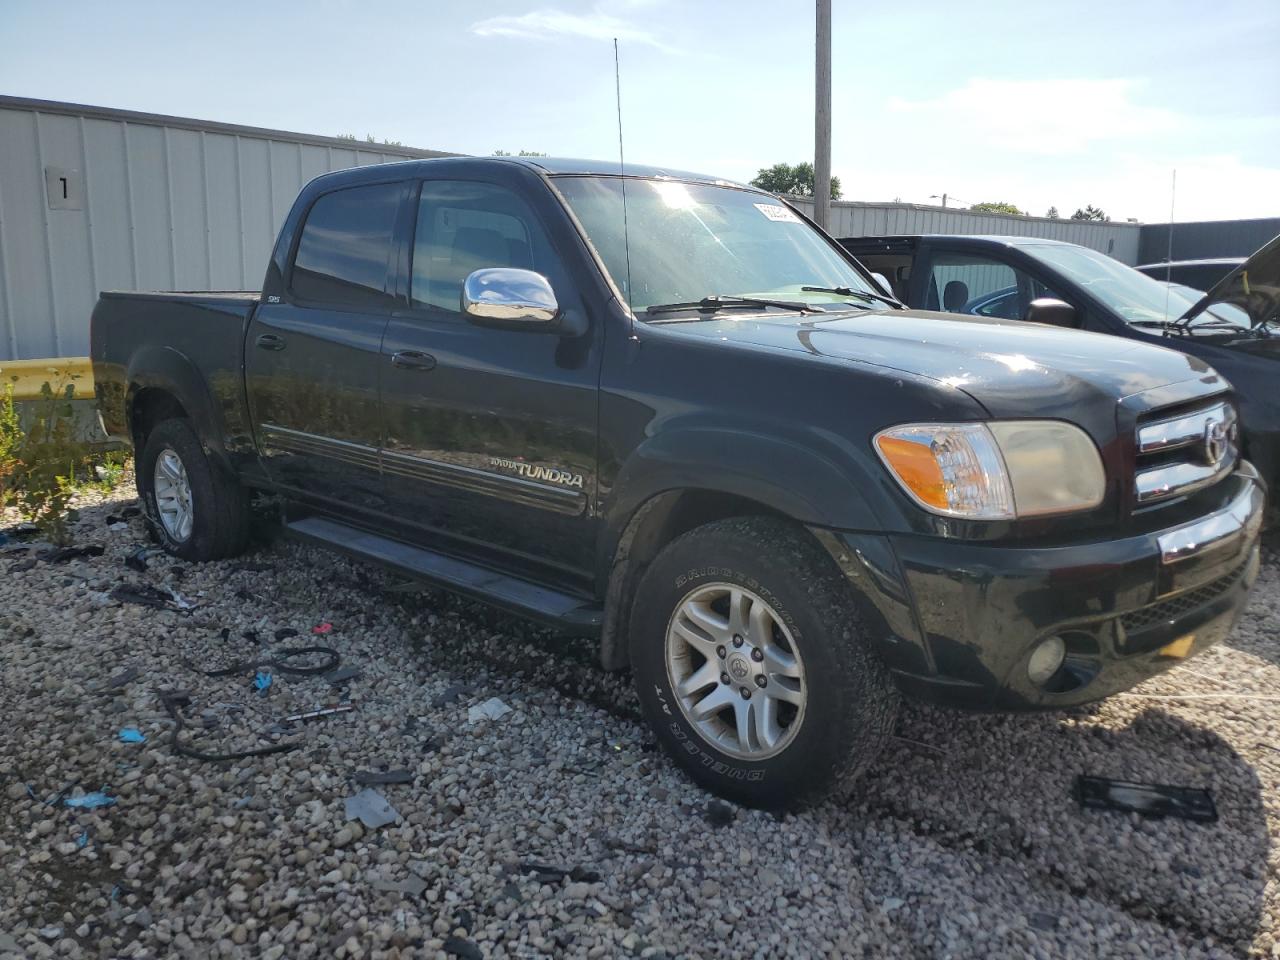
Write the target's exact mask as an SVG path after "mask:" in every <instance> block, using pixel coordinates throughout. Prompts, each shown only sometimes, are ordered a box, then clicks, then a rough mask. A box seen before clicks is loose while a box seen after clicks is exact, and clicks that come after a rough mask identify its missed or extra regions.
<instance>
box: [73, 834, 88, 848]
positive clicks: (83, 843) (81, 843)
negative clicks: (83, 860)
mask: <svg viewBox="0 0 1280 960" xmlns="http://www.w3.org/2000/svg"><path fill="white" fill-rule="evenodd" d="M88 845H89V831H88V830H82V831H81V832H80V836H78V837H76V847H77V848H78V849H80V850H83V849H84V848H85V847H87V846H88Z"/></svg>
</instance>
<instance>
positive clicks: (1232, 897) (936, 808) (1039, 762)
mask: <svg viewBox="0 0 1280 960" xmlns="http://www.w3.org/2000/svg"><path fill="white" fill-rule="evenodd" d="M1237 729H1238V730H1239V732H1240V734H1241V736H1242V738H1243V739H1245V740H1248V739H1249V738H1250V733H1249V732H1248V731H1249V730H1250V728H1249V727H1247V726H1245V725H1243V724H1242V725H1241V726H1240V727H1239V728H1237ZM1234 732H1235V731H1233V733H1234ZM1252 739H1253V740H1259V741H1260V740H1261V737H1260V736H1259V735H1257V734H1252ZM897 740H898V742H897V743H895V744H894V748H893V749H890V750H888V751H886V753H885V754H884V756H883V757H882V759H881V760H880V761H879V762H878V763H877V764H876V765H875V766H874V767H873V769H872V770H871V771H870V773H869V775H868V776H867V778H866V780H865V781H864V785H863V790H862V792H861V798H862V799H863V800H864V801H865V802H866V803H867V804H868V805H869V807H870V808H871V809H872V810H880V811H883V812H886V813H889V814H890V815H892V816H894V817H897V818H901V819H903V820H906V821H907V822H908V823H914V824H917V825H920V824H926V825H927V826H926V827H923V828H918V829H919V830H920V832H922V833H924V834H926V835H927V836H929V837H930V838H931V839H932V840H934V841H935V842H938V843H940V844H942V845H945V846H949V847H954V848H959V849H961V850H964V849H969V848H972V849H974V850H976V851H977V852H979V853H987V854H995V855H997V856H1002V857H1006V858H1008V859H1010V860H1013V861H1017V862H1019V863H1021V864H1022V865H1023V866H1024V867H1026V868H1027V869H1028V870H1029V871H1030V872H1031V873H1033V874H1034V875H1036V876H1038V877H1039V878H1040V879H1041V880H1042V881H1043V882H1044V883H1045V884H1046V885H1047V886H1049V887H1051V888H1057V889H1060V890H1062V891H1069V892H1071V893H1072V894H1075V895H1083V894H1087V895H1088V896H1089V897H1090V898H1092V899H1094V900H1097V901H1100V902H1102V903H1104V904H1108V905H1111V906H1114V907H1117V908H1119V909H1122V910H1124V911H1125V912H1126V913H1128V914H1130V915H1131V916H1133V917H1134V918H1135V919H1139V920H1153V921H1156V922H1159V923H1162V924H1164V925H1166V926H1169V927H1172V928H1175V929H1181V930H1184V931H1185V932H1186V933H1187V934H1189V936H1190V937H1191V938H1196V939H1198V938H1202V937H1205V936H1212V937H1214V938H1215V939H1217V940H1219V941H1220V942H1221V941H1226V942H1227V943H1228V944H1231V945H1232V946H1233V947H1234V948H1236V949H1239V950H1241V951H1244V950H1247V949H1248V944H1250V943H1251V942H1252V940H1253V939H1254V937H1255V936H1256V934H1257V933H1258V931H1259V927H1260V923H1261V920H1262V917H1263V909H1264V889H1265V886H1266V877H1267V866H1266V865H1267V861H1268V854H1269V850H1270V838H1269V835H1268V828H1267V818H1266V809H1265V806H1264V803H1263V787H1262V784H1261V782H1260V781H1259V778H1258V774H1257V772H1256V770H1255V768H1254V766H1253V764H1251V763H1250V762H1249V761H1248V760H1246V759H1245V758H1244V757H1242V756H1240V754H1239V753H1237V752H1236V750H1235V749H1234V748H1233V747H1232V745H1231V744H1230V743H1228V742H1227V741H1226V740H1225V739H1223V738H1222V737H1221V736H1219V735H1218V734H1217V733H1215V732H1213V731H1211V730H1209V729H1206V728H1205V727H1202V726H1199V725H1197V724H1194V723H1190V722H1187V721H1186V720H1184V719H1182V718H1180V717H1177V716H1174V715H1173V714H1170V713H1168V712H1166V711H1164V710H1161V709H1152V708H1150V707H1146V706H1142V705H1141V701H1138V700H1119V701H1116V700H1113V701H1110V702H1108V703H1106V704H1104V705H1102V706H1095V707H1093V708H1080V709H1077V710H1073V711H1070V712H1068V713H1063V714H1029V715H1028V714H1021V715H976V714H962V713H955V712H950V711H944V710H940V709H937V708H932V707H928V706H925V705H917V704H908V705H906V706H905V707H904V710H903V715H902V716H901V718H900V722H899V726H898V732H897ZM1258 749H1268V746H1267V745H1266V744H1262V743H1258ZM1271 749H1274V748H1271ZM1080 774H1092V775H1097V776H1104V777H1111V778H1114V779H1122V780H1135V781H1141V782H1149V783H1160V784H1172V785H1177V786H1195V787H1206V788H1208V789H1209V790H1210V791H1211V793H1212V794H1213V797H1214V800H1215V803H1216V804H1217V808H1218V814H1219V820H1218V822H1217V823H1214V824H1201V823H1192V822H1188V821H1185V820H1180V819H1175V818H1168V819H1161V820H1148V819H1142V818H1139V817H1137V816H1135V815H1131V814H1124V813H1112V812H1103V811H1094V810H1083V809H1081V808H1080V806H1079V804H1078V803H1077V801H1076V799H1075V796H1074V786H1075V779H1076V777H1077V775H1080Z"/></svg>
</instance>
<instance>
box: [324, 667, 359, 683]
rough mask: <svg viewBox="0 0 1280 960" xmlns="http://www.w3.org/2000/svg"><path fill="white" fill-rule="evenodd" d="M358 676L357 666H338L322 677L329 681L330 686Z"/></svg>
mask: <svg viewBox="0 0 1280 960" xmlns="http://www.w3.org/2000/svg"><path fill="white" fill-rule="evenodd" d="M359 676H360V668H359V667H339V668H338V669H337V670H334V671H332V672H330V673H326V674H325V675H324V678H325V679H326V680H327V681H329V683H330V685H332V686H335V687H336V686H339V685H340V684H344V683H346V682H347V681H349V680H355V679H357V678H358V677H359Z"/></svg>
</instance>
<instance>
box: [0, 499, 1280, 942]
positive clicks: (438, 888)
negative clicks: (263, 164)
mask: <svg viewBox="0 0 1280 960" xmlns="http://www.w3.org/2000/svg"><path fill="white" fill-rule="evenodd" d="M133 496H134V494H133V490H132V488H127V489H121V490H119V491H118V492H117V493H115V494H113V495H111V496H109V497H106V498H102V497H99V496H97V495H86V496H85V497H84V498H83V499H84V503H82V504H81V506H82V514H81V520H80V521H79V524H78V526H77V528H76V538H77V543H78V544H81V545H85V544H101V545H103V546H104V547H105V548H106V550H105V553H104V554H103V555H102V556H98V557H82V558H76V559H71V560H69V561H67V562H66V563H64V564H51V563H48V562H44V561H40V562H37V563H35V564H34V565H31V564H29V561H30V560H32V559H33V558H35V557H36V556H37V555H38V554H39V552H40V550H41V547H40V546H39V545H29V546H28V549H27V550H26V552H25V553H20V552H13V545H12V544H10V545H9V546H8V547H0V551H3V552H0V668H2V673H0V722H2V723H3V728H4V736H3V738H0V790H2V791H3V796H4V798H5V804H4V808H3V809H4V815H3V817H0V864H2V865H3V869H4V874H5V879H4V881H3V885H2V886H0V957H9V956H22V957H26V956H55V955H57V956H79V955H87V956H95V955H96V956H101V957H156V956H181V957H199V956H262V957H268V958H275V957H294V956H297V957H310V956H317V957H320V956H323V957H329V956H335V957H380V956H381V957H396V956H405V957H407V956H415V957H416V956H423V955H426V956H430V955H433V954H434V955H441V956H461V957H479V956H494V957H503V956H506V957H526V956H541V955H555V956H588V957H614V956H629V955H636V956H654V957H661V956H669V957H677V956H680V957H718V956H733V957H738V956H761V957H764V956H768V957H774V956H795V957H812V956H817V955H829V956H842V957H843V956H873V957H898V956H902V957H1026V956H1033V957H1062V956H1070V957H1082V958H1083V957H1094V956H1107V957H1113V956H1123V957H1129V956H1153V957H1162V958H1163V957H1181V956H1245V955H1252V956H1261V957H1280V852H1278V851H1277V850H1276V849H1275V848H1274V846H1273V838H1278V837H1280V639H1277V636H1276V632H1275V624H1276V622H1277V621H1276V618H1277V615H1278V614H1280V555H1278V554H1277V553H1276V550H1275V548H1276V546H1280V542H1275V543H1273V544H1272V545H1271V546H1269V548H1268V550H1267V556H1266V565H1265V568H1264V571H1263V574H1262V579H1261V582H1260V584H1259V587H1258V590H1257V592H1256V595H1255V598H1254V600H1253V603H1252V606H1251V607H1250V609H1249V611H1248V613H1247V614H1246V616H1245V618H1244V619H1243V621H1242V622H1241V624H1240V626H1239V627H1238V628H1237V630H1236V632H1235V635H1234V637H1233V639H1232V640H1231V642H1230V643H1229V644H1227V645H1224V646H1220V647H1219V648H1217V649H1215V650H1212V651H1210V652H1208V653H1207V654H1206V655H1204V656H1201V657H1199V658H1197V659H1195V660H1194V661H1192V662H1191V663H1189V664H1188V665H1186V666H1185V667H1183V668H1181V669H1178V670H1176V671H1174V672H1173V673H1171V674H1168V675H1166V676H1164V677H1161V678H1157V679H1156V680H1153V681H1150V682H1148V683H1147V684H1145V685H1144V686H1143V687H1141V688H1139V690H1138V691H1136V692H1135V694H1131V695H1124V696H1120V697H1115V698H1112V699H1111V700H1109V701H1107V702H1106V703H1104V704H1100V705H1095V706H1092V707H1089V708H1082V709H1076V710H1073V711H1070V712H1066V713H1062V714H1050V715H1035V716H976V715H967V714H957V713H950V712H943V711H938V710H934V709H930V708H927V707H923V706H917V705H910V706H907V707H906V708H905V709H904V711H903V713H902V718H901V720H900V722H899V727H898V736H897V739H896V740H895V742H894V744H893V748H892V749H891V750H890V751H888V752H887V754H886V755H885V756H884V757H883V759H882V760H881V761H880V762H879V763H878V764H877V765H876V766H875V768H874V769H873V770H872V772H871V774H870V775H869V776H868V778H867V780H866V781H865V783H864V785H863V787H862V789H861V792H860V793H859V795H858V796H857V797H855V798H854V799H852V800H850V801H848V802H847V803H843V804H828V805H825V806H822V807H819V808H817V809H814V810H811V811H808V812H805V813H803V814H799V815H789V816H786V817H785V818H781V819H779V818H775V817H774V816H772V815H769V814H766V813H761V812H757V811H750V810H744V809H737V808H733V807H728V806H726V805H722V804H720V803H718V802H717V801H714V800H713V799H712V798H711V797H709V796H708V795H707V794H706V793H704V792H703V791H701V790H699V789H697V788H696V787H694V786H692V785H691V784H690V783H689V782H688V781H686V780H685V779H684V778H683V777H682V776H681V775H680V774H679V773H677V772H676V771H675V769H674V768H673V767H672V766H671V765H670V764H669V763H668V762H667V761H666V760H665V759H664V758H663V757H662V755H661V754H660V753H659V752H658V751H657V750H656V749H655V746H654V742H653V739H652V738H651V736H650V735H649V733H648V730H647V729H646V728H645V726H644V725H643V723H642V722H641V721H640V719H639V715H638V708H637V705H636V703H635V700H634V697H633V696H632V694H631V692H630V690H629V687H628V686H627V678H626V677H615V676H612V675H609V674H605V673H603V672H601V671H600V670H599V668H598V667H597V666H595V664H594V660H593V653H592V650H591V646H590V644H589V643H587V642H585V641H580V640H574V639H565V638H563V637H558V636H556V635H554V634H551V633H549V632H547V631H545V630H542V629H540V628H538V627H535V626H531V625H529V624H526V623H523V622H521V621H518V620H515V619H512V618H510V617H506V616H504V615H501V614H498V613H495V612H493V611H490V610H488V609H486V608H483V607H481V606H478V605H475V604H471V603H468V602H465V601H461V600H457V599H455V598H451V597H448V596H445V595H442V594H437V593H435V592H432V591H421V590H413V589H410V590H404V589H397V588H399V587H403V586H404V584H403V583H402V581H400V580H399V579H398V578H397V577H395V576H393V575H390V574H387V573H384V572H382V571H379V570H376V569H374V568H371V567H365V566H363V565H360V564H356V563H352V562H349V561H347V560H344V559H341V558H338V557H335V556H332V555H329V554H327V553H324V552H321V551H318V550H314V549H310V548H305V547H301V546H299V545H297V544H293V543H290V542H285V541H281V542H276V543H268V544H262V545H259V546H258V547H256V548H255V550H254V551H253V552H252V553H251V554H249V555H247V556H245V557H243V558H240V559H239V560H235V561H229V562H224V563H218V564H206V565H188V564H184V563H181V562H177V561H173V560H172V559H170V558H168V557H166V556H163V555H152V556H150V557H149V558H148V559H147V561H146V562H147V564H148V569H146V570H145V571H136V570H132V569H129V568H127V567H126V566H125V564H124V559H125V557H126V556H128V555H129V554H130V553H131V552H132V551H134V550H135V549H136V548H137V547H139V546H141V545H143V544H145V543H146V542H147V541H146V537H145V533H144V530H143V527H142V521H141V520H140V519H138V518H136V517H135V518H133V519H129V520H127V521H126V522H125V523H123V524H114V525H109V524H108V522H107V518H108V517H109V516H113V515H114V516H119V515H120V514H121V512H122V511H123V510H125V509H126V508H128V507H130V506H132V505H134V500H133ZM15 520H16V518H15V517H13V516H12V515H8V516H6V517H5V523H12V522H14V521H15ZM28 566H29V569H24V568H26V567H28ZM121 583H147V584H152V585H155V586H160V587H169V588H172V589H175V590H177V591H179V593H180V594H181V595H182V597H184V598H185V599H187V600H188V601H190V602H191V603H193V604H195V607H194V609H191V610H182V611H172V610H157V609H151V608H148V607H144V606H140V605H137V604H134V603H121V602H118V601H117V600H113V599H111V598H110V597H109V596H108V594H109V592H110V591H111V590H112V589H113V588H115V587H117V586H118V585H119V584H121ZM325 623H328V624H331V625H332V630H331V631H330V632H328V633H326V634H324V635H317V636H313V635H312V630H313V628H314V627H316V626H318V625H320V624H325ZM284 628H292V629H295V630H297V631H298V632H299V636H298V638H296V639H291V640H287V641H284V642H283V643H282V642H277V641H276V640H275V639H274V634H275V632H276V631H277V630H280V629H284ZM224 631H225V634H224ZM310 643H321V644H325V645H328V646H332V647H333V648H335V649H336V650H338V651H339V652H340V654H341V657H342V663H343V665H344V666H349V667H355V668H358V670H359V671H360V675H359V676H358V677H357V678H355V679H352V680H350V681H348V682H347V683H346V684H345V685H344V686H341V687H334V686H332V685H331V684H330V683H329V682H328V681H327V680H325V679H324V678H323V677H319V676H304V677H295V676H288V675H285V674H282V673H281V672H280V671H279V670H278V669H276V670H274V671H272V683H271V685H270V686H269V687H268V688H267V689H266V691H265V694H260V693H259V691H258V690H257V688H256V685H255V678H254V668H253V667H252V666H251V665H250V666H248V667H246V668H245V669H244V670H243V671H242V672H239V673H237V674H236V675H233V676H225V677H216V678H212V677H207V676H204V675H203V673H202V672H201V671H204V670H213V669H216V668H219V667H225V666H228V665H230V664H232V663H234V662H236V661H237V660H243V659H246V658H247V659H249V660H251V661H252V660H253V659H255V658H257V657H259V656H261V655H263V654H265V653H267V652H269V651H271V650H273V649H277V648H279V647H281V646H287V645H289V644H295V645H297V644H310ZM130 677H132V678H130ZM112 681H115V682H114V683H112ZM175 689H181V690H186V691H188V692H189V694H190V697H191V700H192V705H191V707H190V709H189V710H188V711H187V727H186V729H185V730H184V732H183V734H182V736H183V740H184V742H190V743H191V744H192V745H194V746H196V747H197V748H198V749H202V750H205V751H207V752H215V753H216V752H230V751H235V750H243V749H249V748H253V747H259V746H265V745H270V744H272V743H276V744H286V743H296V744H297V747H296V749H293V750H292V751H290V752H284V753H276V754H273V755H269V756H261V757H256V758H251V759H245V760H239V761H232V762H227V763H204V762H200V761H198V760H194V759H190V758H188V757H185V756H179V755H175V753H174V751H173V749H172V746H171V743H170V737H171V734H172V731H173V729H174V723H173V722H172V721H171V720H170V718H169V715H168V714H167V713H166V711H165V709H164V707H163V705H162V703H161V700H160V697H159V691H162V690H175ZM1224 693H1225V694H1228V695H1229V696H1228V697H1220V696H1214V695H1220V694H1224ZM494 697H496V698H499V699H500V700H501V701H502V702H503V703H505V704H506V705H507V706H509V707H510V708H511V712H510V713H507V714H506V715H504V716H502V717H500V718H498V719H493V720H489V719H479V720H477V721H476V722H469V720H468V715H469V712H470V710H471V708H472V707H475V706H477V705H479V704H482V703H484V702H485V701H488V700H489V699H490V698H494ZM1209 697H1212V698H1209ZM1249 697H1261V698H1268V697H1269V698H1271V699H1269V700H1268V699H1261V700H1258V699H1248V698H1249ZM339 701H349V702H350V703H351V704H352V705H353V706H354V708H355V709H354V710H353V711H351V712H348V713H343V714H336V715H332V716H328V717H325V718H321V719H317V720H314V721H311V722H309V723H307V724H305V725H301V726H295V727H293V728H291V729H290V732H288V733H279V732H275V733H273V732H271V728H272V724H273V723H275V722H276V721H278V720H279V719H280V718H282V717H284V716H287V715H289V714H293V713H297V712H301V711H305V710H309V709H314V708H316V707H318V706H323V705H325V704H330V703H334V702H339ZM126 727H136V728H137V729H138V730H139V731H140V732H141V733H142V734H143V735H144V736H145V737H146V741H145V742H144V743H138V744H135V743H125V742H121V739H120V736H119V732H120V731H121V730H122V729H123V728H126ZM388 770H407V771H408V772H409V775H410V776H411V780H410V782H407V783H399V784H386V785H380V786H377V787H375V788H374V789H376V790H378V791H380V792H381V794H382V795H383V796H384V797H385V798H386V800H387V801H389V803H390V804H391V805H392V806H393V807H394V810H395V811H396V812H397V813H398V818H397V819H396V821H395V822H393V823H391V824H388V825H385V826H382V827H380V828H365V827H363V826H361V825H360V824H359V822H357V821H351V822H349V821H348V820H347V818H346V812H345V809H346V800H347V798H348V797H351V796H354V795H355V794H356V793H357V792H358V791H359V790H361V789H363V788H362V787H361V786H360V785H359V784H358V782H357V780H356V774H357V773H358V772H360V771H388ZM1078 773H1096V774H1101V775H1109V776H1115V777H1123V778H1127V779H1138V780H1150V781H1154V782H1160V783H1174V784H1186V785H1197V786H1207V787H1209V788H1210V789H1211V790H1212V791H1213V794H1214V797H1215V800H1216V802H1217V806H1218V810H1219V813H1220V820H1219V822H1218V823H1217V824H1214V825H1200V824H1194V823H1189V822H1185V821H1181V820H1174V819H1168V820H1157V821H1147V820H1141V819H1139V818H1136V817H1129V816H1125V815H1120V814H1114V813H1102V812H1084V811H1081V810H1080V809H1078V807H1077V806H1076V804H1075V802H1074V800H1073V799H1072V797H1071V786H1072V783H1073V781H1074V778H1075V776H1076V775H1077V774H1078ZM98 790H102V791H105V792H106V793H107V794H108V795H110V796H111V797H114V798H116V800H117V802H116V803H115V804H114V805H112V806H106V807H101V808H97V809H82V808H72V807H69V806H67V805H66V804H65V802H63V801H65V799H66V798H72V799H76V798H78V797H80V796H82V795H84V794H86V793H91V792H93V791H98ZM60 794H61V795H62V798H63V799H62V801H59V799H58V798H59V795H60ZM51 800H52V801H54V802H52V803H50V802H48V801H51Z"/></svg>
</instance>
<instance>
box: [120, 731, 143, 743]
mask: <svg viewBox="0 0 1280 960" xmlns="http://www.w3.org/2000/svg"><path fill="white" fill-rule="evenodd" d="M120 742H121V743H146V742H147V737H146V734H144V733H143V732H142V731H141V730H139V729H138V728H137V727H125V728H124V729H123V730H121V731H120Z"/></svg>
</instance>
